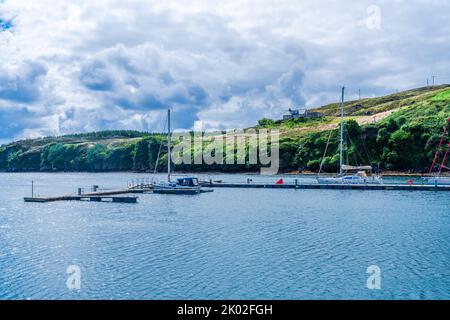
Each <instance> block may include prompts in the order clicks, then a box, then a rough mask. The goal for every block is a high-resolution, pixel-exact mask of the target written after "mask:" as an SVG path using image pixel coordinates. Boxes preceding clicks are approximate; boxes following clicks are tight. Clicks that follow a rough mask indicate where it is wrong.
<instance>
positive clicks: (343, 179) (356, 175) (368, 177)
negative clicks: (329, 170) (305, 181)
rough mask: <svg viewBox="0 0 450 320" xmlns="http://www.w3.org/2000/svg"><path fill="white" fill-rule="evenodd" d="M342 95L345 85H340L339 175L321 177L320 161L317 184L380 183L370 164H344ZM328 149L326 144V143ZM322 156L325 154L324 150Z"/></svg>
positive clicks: (380, 180) (381, 181)
mask: <svg viewBox="0 0 450 320" xmlns="http://www.w3.org/2000/svg"><path fill="white" fill-rule="evenodd" d="M344 96H345V87H342V97H341V124H340V126H341V128H340V143H339V149H340V153H339V175H338V176H336V177H321V176H320V173H321V171H322V164H323V160H322V163H321V165H320V170H319V175H318V176H317V182H318V183H319V184H382V183H383V178H382V177H381V176H379V175H373V168H372V167H371V166H356V167H355V166H349V165H346V164H344V162H343V160H344ZM327 149H328V144H327ZM327 149H325V154H324V158H325V156H326V150H327Z"/></svg>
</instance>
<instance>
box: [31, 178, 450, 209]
mask: <svg viewBox="0 0 450 320" xmlns="http://www.w3.org/2000/svg"><path fill="white" fill-rule="evenodd" d="M201 186H202V187H203V188H202V189H201V190H200V191H199V192H200V193H210V192H213V191H214V188H233V189H242V188H245V189H296V190H349V191H351V190H359V191H364V190H366V191H367V190H382V191H435V192H436V191H450V185H439V184H435V185H431V184H417V185H414V184H400V183H397V184H396V183H390V184H342V183H338V184H319V183H298V181H297V180H294V181H293V182H290V183H284V182H283V183H253V182H252V183H250V182H247V183H238V182H230V183H226V182H212V181H211V182H205V181H204V182H202V183H201ZM205 188H209V189H205ZM144 193H146V194H152V193H155V194H156V193H158V194H159V193H160V192H157V191H155V190H154V187H153V185H152V184H140V185H136V186H132V187H129V188H126V189H115V190H103V191H98V192H93V193H86V194H78V195H66V196H52V197H34V196H32V197H25V198H24V201H25V202H38V203H45V202H56V201H91V202H114V203H137V199H138V197H136V196H119V195H126V194H144ZM166 194H177V193H176V192H174V193H166ZM184 194H186V195H189V193H184ZM192 194H197V193H192Z"/></svg>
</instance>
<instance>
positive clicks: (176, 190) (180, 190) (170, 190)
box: [153, 186, 201, 195]
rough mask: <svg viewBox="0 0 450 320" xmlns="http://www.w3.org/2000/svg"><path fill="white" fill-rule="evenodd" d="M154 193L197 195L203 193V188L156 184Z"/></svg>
mask: <svg viewBox="0 0 450 320" xmlns="http://www.w3.org/2000/svg"><path fill="white" fill-rule="evenodd" d="M153 193H156V194H187V195H195V194H200V193H201V188H186V187H158V186H155V187H154V189H153Z"/></svg>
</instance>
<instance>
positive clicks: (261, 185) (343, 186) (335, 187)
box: [204, 183, 450, 191]
mask: <svg viewBox="0 0 450 320" xmlns="http://www.w3.org/2000/svg"><path fill="white" fill-rule="evenodd" d="M204 186H205V187H209V188H254V189H312V190H386V191H388V190H389V191H450V186H444V185H438V186H435V185H407V184H318V183H306V184H305V183H300V184H294V183H291V184H269V183H205V184H204Z"/></svg>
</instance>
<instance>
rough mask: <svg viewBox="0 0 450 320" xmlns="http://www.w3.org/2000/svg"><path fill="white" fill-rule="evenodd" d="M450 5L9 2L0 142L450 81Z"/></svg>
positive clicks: (233, 118)
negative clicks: (344, 91) (343, 90)
mask: <svg viewBox="0 0 450 320" xmlns="http://www.w3.org/2000/svg"><path fill="white" fill-rule="evenodd" d="M449 12H450V1H447V0H426V1H425V0H415V1H414V0H413V1H401V0H389V1H388V0H386V1H384V0H380V1H375V0H372V1H365V0H363V1H361V0H358V1H356V0H355V1H342V0H341V1H332V0H327V1H318V0H278V1H275V0H233V1H230V0H178V1H171V0H165V1H160V0H158V1H153V0H139V1H138V0H127V1H118V0H96V1H87V0H86V1H82V0H58V1H54V0H20V1H19V0H0V61H1V64H0V142H7V141H11V140H15V139H21V138H32V137H37V136H42V135H59V134H64V133H73V132H86V131H93V130H102V129H133V130H146V131H155V130H161V129H162V127H163V122H164V117H165V110H166V109H167V108H168V107H171V108H172V109H173V110H174V122H175V126H176V127H177V128H186V129H188V128H192V127H193V126H194V125H199V123H203V128H205V129H208V128H211V129H212V128H222V129H224V128H232V127H245V126H249V125H253V124H254V123H255V122H256V121H257V120H258V119H261V118H263V117H272V118H277V117H280V116H281V115H282V114H283V113H284V112H285V111H286V110H287V109H288V108H289V107H303V106H306V107H314V106H319V105H322V104H325V103H327V102H335V101H337V100H338V98H339V86H341V85H342V84H345V85H346V86H347V87H348V96H347V99H351V98H356V97H357V95H358V89H361V90H362V93H363V95H364V96H375V95H381V94H385V93H391V92H395V91H396V90H402V89H406V88H413V87H418V86H423V85H425V84H426V79H427V77H431V75H435V76H436V80H435V81H436V83H444V82H445V83H450V59H449V58H450V19H448V13H449Z"/></svg>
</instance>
